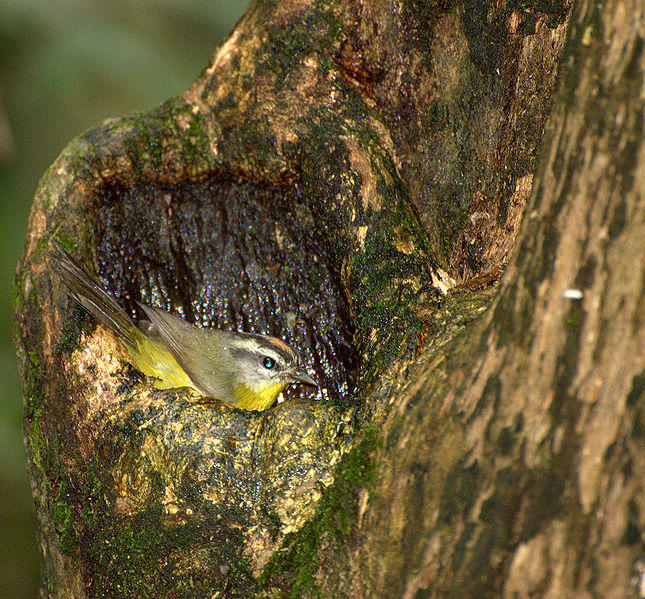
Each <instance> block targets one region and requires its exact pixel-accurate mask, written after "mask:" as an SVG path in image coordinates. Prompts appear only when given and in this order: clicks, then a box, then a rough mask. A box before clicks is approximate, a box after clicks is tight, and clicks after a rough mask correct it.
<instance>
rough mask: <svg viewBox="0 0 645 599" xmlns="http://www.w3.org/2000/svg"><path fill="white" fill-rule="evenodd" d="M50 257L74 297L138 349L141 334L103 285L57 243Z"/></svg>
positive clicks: (100, 320) (126, 341)
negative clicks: (139, 334)
mask: <svg viewBox="0 0 645 599" xmlns="http://www.w3.org/2000/svg"><path fill="white" fill-rule="evenodd" d="M53 243H54V250H53V251H52V252H51V254H50V256H51V259H52V265H53V268H54V271H55V272H56V273H57V274H58V276H59V277H60V278H61V279H62V281H63V282H64V283H65V285H67V287H68V288H69V290H70V296H71V297H72V298H73V299H74V300H75V301H76V302H77V303H78V304H80V305H81V306H82V307H83V308H85V309H86V310H87V311H88V312H89V313H90V314H92V315H93V316H94V317H95V318H96V319H97V320H98V321H99V322H101V323H103V324H104V325H105V326H107V327H108V328H110V329H112V330H113V331H114V332H115V333H116V334H117V335H118V336H119V337H120V338H121V339H122V340H123V341H124V342H125V343H127V344H129V345H130V346H132V347H134V348H136V346H137V340H136V337H137V336H138V335H137V333H139V331H138V329H137V327H136V326H135V324H134V322H133V321H132V319H131V318H130V317H129V316H128V315H127V314H126V312H125V310H123V308H121V306H119V304H118V303H117V302H116V300H115V299H114V298H113V297H112V296H111V295H110V294H109V293H108V292H107V291H105V289H103V287H101V285H100V283H99V282H98V281H97V280H96V279H95V278H94V277H92V276H91V275H90V274H89V273H87V272H86V271H85V270H84V269H83V267H82V266H81V265H80V264H79V263H78V262H77V261H76V260H75V259H74V258H72V256H71V255H70V253H69V252H68V251H67V250H65V249H64V248H63V247H62V246H61V245H60V244H58V243H57V242H55V241H54V242H53Z"/></svg>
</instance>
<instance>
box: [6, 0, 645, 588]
mask: <svg viewBox="0 0 645 599" xmlns="http://www.w3.org/2000/svg"><path fill="white" fill-rule="evenodd" d="M570 19H571V20H570ZM570 23H571V25H570ZM642 40H643V20H642V7H640V6H639V5H638V4H637V3H636V2H633V3H632V4H630V5H625V4H620V3H618V2H615V1H613V2H607V3H606V4H605V5H597V4H594V5H592V4H590V3H588V2H581V3H580V4H578V5H577V6H576V7H575V11H574V13H573V16H571V15H570V12H569V7H568V5H567V4H558V3H551V4H548V5H538V4H535V5H533V4H531V5H521V6H520V5H518V6H515V5H504V6H492V5H490V6H487V5H483V4H481V3H474V2H464V3H453V4H441V3H431V2H427V3H422V2H415V3H407V4H398V3H391V2H390V3H386V2H378V1H374V2H363V3H360V4H359V3H357V2H355V1H354V0H338V1H336V2H322V1H321V2H306V1H305V2H283V3H279V4H274V3H270V2H262V3H253V4H251V5H250V7H249V9H248V10H247V12H246V14H245V16H244V17H243V18H242V19H241V21H240V22H239V23H238V25H237V27H236V29H235V31H234V32H233V34H232V35H231V37H230V38H229V40H228V41H227V42H226V43H225V44H224V45H223V46H222V47H221V48H219V49H218V51H217V52H216V54H215V55H214V57H213V59H212V61H211V63H210V65H209V66H208V67H207V69H206V70H205V71H204V72H203V74H202V75H201V76H200V78H199V79H198V80H197V81H196V82H195V84H194V85H193V86H192V87H191V88H190V89H189V90H188V91H187V92H185V93H184V94H182V96H180V97H178V98H174V99H171V100H169V101H168V102H167V103H165V104H164V105H162V106H161V107H159V108H158V109H156V110H153V111H151V112H150V113H147V114H145V115H137V116H131V117H125V118H123V119H118V120H115V121H111V122H108V123H106V124H104V125H103V126H101V127H99V128H97V129H94V130H92V131H90V132H88V133H86V134H84V135H83V136H81V137H80V138H78V139H77V140H75V141H73V142H72V143H71V144H70V145H69V146H68V148H66V150H65V151H64V152H63V153H62V154H61V156H60V157H59V158H58V159H57V161H56V162H55V163H54V165H53V166H52V167H51V169H50V170H49V171H48V172H47V173H46V174H45V176H44V177H43V180H42V181H41V184H40V186H39V189H38V192H37V194H36V197H35V199H34V206H33V209H32V214H31V218H30V224H29V233H28V239H27V244H26V249H25V256H24V258H23V260H22V262H21V264H20V265H19V270H18V277H17V295H18V305H17V310H16V318H17V327H16V341H17V346H18V352H19V361H20V364H21V369H22V374H23V381H24V389H25V440H26V444H27V450H28V456H29V468H30V476H31V479H32V484H33V488H34V496H35V500H36V505H37V509H38V516H39V521H40V527H41V531H40V542H41V552H42V555H43V560H44V565H43V583H42V595H43V596H47V597H133V596H137V597H159V596H168V597H205V596H208V597H210V596H214V597H253V596H258V597H279V596H293V597H307V596H324V597H344V596H348V597H349V596H351V597H410V598H421V597H435V596H436V597H499V596H503V597H528V596H531V597H562V596H572V597H573V596H575V597H578V596H580V597H587V596H602V597H638V596H639V593H640V592H641V591H642V589H641V587H642V586H643V585H642V584H641V582H640V579H639V577H640V573H641V570H642V569H643V562H641V561H640V560H641V558H642V553H643V535H642V530H643V518H644V517H643V505H642V503H643V500H642V496H643V492H642V491H643V489H642V480H644V478H643V475H644V474H645V472H643V468H644V464H645V462H644V458H645V452H644V450H643V448H642V443H641V435H642V431H641V428H642V427H641V426H640V422H641V421H642V419H643V414H642V412H643V405H642V404H643V402H642V398H641V395H642V388H643V380H644V376H645V375H643V367H642V355H643V351H642V350H643V334H642V332H641V331H642V327H641V318H642V316H643V307H642V303H641V301H640V298H641V296H642V290H641V289H642V281H643V272H644V268H643V266H644V265H643V260H644V258H643V255H642V254H643V252H642V251H640V250H641V246H642V239H643V238H645V237H644V236H643V233H644V232H645V231H644V230H643V224H642V222H641V221H642V220H643V219H642V214H641V213H642V209H643V199H644V198H643V189H644V188H645V182H644V181H643V170H644V169H643V164H644V161H643V146H642V139H643V131H642V128H643V127H642V109H643V99H642V81H643V66H644V65H643V57H642ZM565 42H566V46H565ZM563 49H564V50H563ZM562 53H563V61H562V65H563V67H562V69H561V71H560V73H559V74H558V62H559V60H560V57H561V54H562ZM556 81H557V94H556V95H555V96H553V90H554V89H555V85H556ZM553 97H555V100H553ZM552 101H553V104H552ZM551 104H552V105H551ZM549 108H551V112H550V115H549V119H548V124H547V136H546V141H545V143H544V151H542V152H541V153H540V152H539V148H540V147H541V144H542V143H543V131H544V126H545V123H546V122H547V121H546V119H547V114H548V111H549ZM538 155H539V156H540V157H541V158H540V159H539V160H538ZM534 181H535V183H534ZM529 194H531V195H530V198H531V199H530V202H529V205H528V210H527V211H526V212H527V214H526V215H525V217H524V219H522V215H523V213H524V206H525V203H526V201H527V199H528V198H529ZM520 222H522V223H523V225H522V230H521V234H520V237H519V243H518V244H517V248H516V250H515V251H514V253H513V257H512V259H511V261H510V263H508V266H507V267H506V271H505V273H504V277H503V279H502V284H501V285H500V286H499V287H497V286H494V285H493V286H491V283H494V282H495V280H496V279H497V277H498V275H499V272H501V270H502V269H503V268H504V267H505V266H506V264H507V261H508V258H509V256H510V251H511V248H512V247H513V245H514V243H515V239H516V235H517V233H518V230H519V226H520ZM52 237H55V238H57V239H58V240H60V241H61V242H62V243H64V244H65V245H67V246H68V247H69V248H70V249H72V250H74V251H75V253H76V255H77V256H78V257H79V258H80V259H83V260H84V261H85V262H86V263H87V264H88V267H91V265H94V268H95V269H96V271H97V274H98V275H99V276H100V278H101V279H102V281H103V282H104V284H105V285H106V286H108V287H109V288H110V289H111V290H112V291H113V292H114V293H115V295H117V297H119V299H120V300H121V301H122V303H123V304H124V306H126V307H127V308H128V309H129V310H131V311H132V312H133V313H135V312H136V301H137V300H143V301H146V302H148V303H152V304H154V305H157V306H160V307H163V308H166V309H170V310H174V311H177V312H179V313H180V314H182V315H183V316H185V317H186V318H187V319H189V320H191V321H193V322H197V323H198V324H201V325H205V326H207V325H208V326H219V327H222V328H229V329H238V330H253V331H263V332H270V333H272V334H276V335H279V336H282V337H284V338H285V339H287V340H288V341H289V342H290V343H292V344H293V345H294V346H295V347H297V348H298V349H299V350H300V351H301V352H302V353H303V355H304V356H305V358H306V361H307V365H308V366H309V368H310V369H312V370H315V372H316V375H317V376H318V378H319V379H320V380H321V382H323V386H324V388H325V390H324V393H321V394H320V395H319V397H318V398H317V399H319V400H320V401H312V398H311V397H303V396H300V395H299V394H298V393H292V394H291V395H290V396H288V397H287V398H286V399H287V401H285V402H284V403H282V404H280V405H278V406H276V407H274V408H272V409H270V410H268V411H267V412H264V413H261V414H256V413H249V412H243V411H240V410H234V409H230V408H227V407H226V406H224V405H223V404H221V403H219V402H212V401H211V402H206V401H204V400H202V399H200V398H199V397H197V396H195V395H191V394H190V393H189V392H186V391H184V390H173V391H158V390H153V389H151V387H150V385H149V382H147V381H145V380H142V378H141V377H140V376H139V375H138V373H137V372H136V371H134V369H132V368H131V367H128V365H127V363H126V362H125V361H124V356H123V354H122V353H121V351H120V350H119V347H118V346H117V344H116V343H115V340H114V338H113V337H112V336H111V334H109V333H108V332H107V331H105V330H104V329H102V328H101V327H98V328H96V327H94V324H93V323H92V320H91V319H90V318H88V317H86V316H85V315H84V313H83V312H82V311H81V310H80V309H76V308H73V307H72V306H71V304H69V305H68V302H67V299H66V293H65V292H64V290H63V289H62V287H61V285H60V283H59V282H58V281H57V280H56V278H55V277H54V276H53V275H52V274H51V270H50V268H49V265H48V254H47V247H48V243H49V240H50V239H51V238H52ZM487 306H488V308H487ZM482 313H483V315H481V314H482ZM480 315H481V316H480ZM639 585H640V586H639Z"/></svg>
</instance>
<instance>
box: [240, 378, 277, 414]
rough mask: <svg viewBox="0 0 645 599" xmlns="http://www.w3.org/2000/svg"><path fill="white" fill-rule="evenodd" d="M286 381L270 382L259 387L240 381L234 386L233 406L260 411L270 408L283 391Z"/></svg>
mask: <svg viewBox="0 0 645 599" xmlns="http://www.w3.org/2000/svg"><path fill="white" fill-rule="evenodd" d="M286 386H287V383H283V382H280V383H271V384H268V385H266V386H264V387H262V388H260V389H253V388H252V387H250V386H248V385H246V384H244V383H240V384H239V385H237V387H235V404H234V405H235V407H236V408H242V409H243V410H257V411H258V412H261V411H262V410H266V409H267V408H270V407H271V406H272V405H273V404H274V403H275V400H276V399H277V397H278V395H280V393H281V392H282V391H284V389H285V387H286Z"/></svg>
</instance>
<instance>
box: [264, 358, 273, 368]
mask: <svg viewBox="0 0 645 599" xmlns="http://www.w3.org/2000/svg"><path fill="white" fill-rule="evenodd" d="M262 364H263V365H264V367H265V368H269V369H271V368H273V367H274V366H275V360H274V359H273V358H270V357H269V356H264V360H262Z"/></svg>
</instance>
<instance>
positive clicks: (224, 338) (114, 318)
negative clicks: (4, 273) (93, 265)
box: [50, 242, 318, 411]
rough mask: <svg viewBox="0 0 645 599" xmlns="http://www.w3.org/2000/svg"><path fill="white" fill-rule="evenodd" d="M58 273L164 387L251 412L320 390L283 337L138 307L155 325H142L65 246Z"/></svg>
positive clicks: (58, 249)
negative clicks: (298, 389) (294, 389)
mask: <svg viewBox="0 0 645 599" xmlns="http://www.w3.org/2000/svg"><path fill="white" fill-rule="evenodd" d="M50 256H51V259H52V264H53V268H54V271H55V272H56V273H57V274H58V276H59V277H60V278H61V279H62V280H63V282H64V283H65V285H66V286H67V287H68V288H69V291H70V296H71V297H72V298H73V299H74V300H75V301H76V302H78V304H80V305H81V306H82V307H83V308H85V310H87V311H88V312H89V313H90V314H92V315H93V316H94V317H95V318H96V319H97V320H99V321H100V322H101V323H103V324H104V325H105V326H107V327H108V328H110V329H111V330H112V331H114V332H115V333H116V335H117V336H118V338H119V339H120V341H121V343H122V344H123V346H124V348H125V350H126V351H127V353H128V355H129V356H130V359H131V361H132V363H133V364H134V366H136V367H137V368H138V369H139V370H140V371H141V372H143V374H145V375H146V376H149V377H153V378H154V379H155V380H154V383H153V384H154V386H155V387H156V388H158V389H171V388H174V387H192V388H193V389H196V390H197V391H198V392H199V393H202V394H204V395H207V396H209V397H214V398H216V399H219V400H220V401H223V402H224V403H226V404H228V405H230V406H234V407H236V408H242V409H244V410H258V411H261V410H266V409H267V408H269V407H270V406H271V405H273V403H274V402H275V401H276V399H277V397H278V395H279V394H280V393H281V392H282V391H284V389H286V388H287V387H288V386H289V385H291V384H292V383H303V384H305V385H311V386H315V387H317V386H318V385H317V383H316V381H315V380H314V379H313V378H311V377H310V376H309V375H308V374H307V373H306V372H305V371H304V370H303V369H302V368H301V367H300V357H299V355H298V353H297V352H296V351H295V350H294V349H293V348H291V347H289V346H288V345H287V344H286V343H284V342H283V341H281V340H280V339H277V338H276V337H269V336H267V335H257V334H253V333H231V332H228V331H218V330H216V329H202V328H199V327H197V326H195V325H193V324H190V323H188V322H186V321H185V320H182V319H181V318H179V317H178V316H175V315H174V314H170V313H169V312H166V311H164V310H159V309H158V308H152V307H151V306H146V305H144V304H141V303H138V305H139V307H140V308H141V309H142V310H143V311H144V312H145V314H146V316H147V317H148V319H149V320H140V321H138V323H136V324H135V322H134V321H133V320H132V318H130V316H128V315H127V314H126V312H125V310H123V308H121V306H119V304H118V303H117V301H116V300H115V299H114V298H113V297H112V296H111V295H110V294H109V293H108V292H107V291H106V290H105V289H103V287H101V285H100V283H99V282H98V281H97V280H96V279H95V278H93V277H92V276H91V275H89V274H88V273H87V272H86V271H85V270H84V269H83V267H82V266H81V265H80V264H79V263H78V262H77V261H76V260H75V259H74V258H72V256H71V255H70V254H69V253H68V252H67V251H66V250H65V249H64V248H63V247H62V246H60V245H59V244H58V243H56V242H54V250H53V251H52V252H51V253H50Z"/></svg>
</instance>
